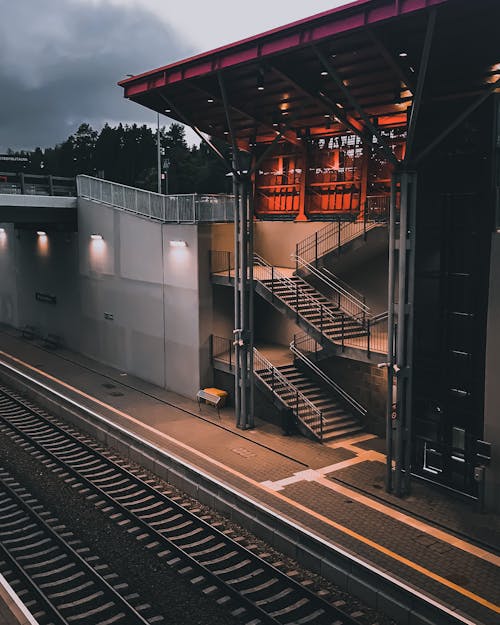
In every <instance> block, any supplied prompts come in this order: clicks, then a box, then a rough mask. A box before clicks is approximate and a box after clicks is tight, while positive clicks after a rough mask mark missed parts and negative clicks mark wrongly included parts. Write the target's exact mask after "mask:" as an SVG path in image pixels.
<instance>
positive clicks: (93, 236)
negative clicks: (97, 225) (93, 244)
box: [90, 233, 102, 241]
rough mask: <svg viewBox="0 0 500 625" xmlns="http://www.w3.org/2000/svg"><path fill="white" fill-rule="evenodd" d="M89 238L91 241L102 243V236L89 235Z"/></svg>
mask: <svg viewBox="0 0 500 625" xmlns="http://www.w3.org/2000/svg"><path fill="white" fill-rule="evenodd" d="M90 238H91V239H92V241H102V234H97V233H96V234H91V235H90Z"/></svg>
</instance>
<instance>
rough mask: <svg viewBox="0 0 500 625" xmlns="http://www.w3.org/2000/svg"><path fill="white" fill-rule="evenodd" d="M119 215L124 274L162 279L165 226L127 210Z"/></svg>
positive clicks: (121, 268) (121, 263)
mask: <svg viewBox="0 0 500 625" xmlns="http://www.w3.org/2000/svg"><path fill="white" fill-rule="evenodd" d="M116 214H117V215H118V216H119V224H120V226H119V232H120V275H121V277H122V278H128V279H130V280H141V281H143V282H156V283H158V284H159V283H161V282H162V279H163V278H162V268H161V262H162V247H161V246H162V243H161V227H160V226H159V225H158V224H157V223H153V222H151V221H149V220H146V219H140V218H138V217H134V216H132V215H127V213H118V211H117V213H116Z"/></svg>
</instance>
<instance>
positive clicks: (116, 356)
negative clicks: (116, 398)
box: [82, 277, 164, 386]
mask: <svg viewBox="0 0 500 625" xmlns="http://www.w3.org/2000/svg"><path fill="white" fill-rule="evenodd" d="M82 302H83V306H82V326H83V331H82V335H83V336H84V341H83V344H82V351H83V352H84V353H85V354H86V355H88V356H90V357H92V358H95V359H96V360H99V361H100V362H104V363H106V364H109V365H112V366H114V367H117V368H119V369H123V370H124V371H127V372H129V373H132V374H134V375H137V376H138V377H140V378H142V379H144V380H147V381H149V382H152V383H154V384H158V385H160V386H163V384H164V367H163V351H164V350H163V312H162V292H161V285H153V284H148V283H145V282H138V281H132V280H124V279H121V278H111V277H108V278H105V279H101V280H95V279H93V278H92V277H91V278H84V279H82ZM105 313H106V314H107V315H109V314H111V315H113V319H105V317H104V314H105Z"/></svg>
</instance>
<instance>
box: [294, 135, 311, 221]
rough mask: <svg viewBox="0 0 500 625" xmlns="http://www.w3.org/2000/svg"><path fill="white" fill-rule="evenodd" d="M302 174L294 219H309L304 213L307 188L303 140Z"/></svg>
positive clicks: (305, 155)
mask: <svg viewBox="0 0 500 625" xmlns="http://www.w3.org/2000/svg"><path fill="white" fill-rule="evenodd" d="M300 152H301V158H302V175H301V178H300V186H299V213H298V215H297V217H295V221H309V218H308V217H307V215H306V189H307V143H306V142H305V141H304V142H303V145H302V149H301V151H300Z"/></svg>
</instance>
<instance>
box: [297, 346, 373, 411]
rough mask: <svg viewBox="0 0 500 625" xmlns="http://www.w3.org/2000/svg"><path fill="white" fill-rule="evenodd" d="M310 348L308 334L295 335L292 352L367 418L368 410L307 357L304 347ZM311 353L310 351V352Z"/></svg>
mask: <svg viewBox="0 0 500 625" xmlns="http://www.w3.org/2000/svg"><path fill="white" fill-rule="evenodd" d="M305 345H308V347H309V348H310V337H309V336H308V335H307V334H294V336H293V341H292V342H291V343H290V351H291V352H292V353H293V354H294V356H296V357H297V358H298V359H299V360H301V361H302V362H303V363H304V364H305V365H306V366H307V367H308V368H309V369H310V370H311V371H312V372H313V373H314V374H315V375H316V376H317V377H319V378H320V379H321V381H322V382H323V383H324V384H326V385H327V386H329V387H330V388H331V389H333V391H335V393H336V394H337V395H339V396H340V397H342V399H343V400H344V401H345V402H347V403H348V404H349V405H350V406H351V408H353V409H354V410H355V411H356V412H357V413H359V414H360V415H361V416H362V417H365V416H366V414H367V412H368V411H367V410H366V408H365V407H364V406H362V405H361V404H360V403H359V402H358V401H357V400H356V399H354V397H352V396H351V395H349V393H348V392H347V391H346V390H345V389H343V388H342V387H341V386H340V385H339V384H337V383H336V382H334V381H333V380H332V379H331V378H330V377H329V376H328V375H327V374H326V373H325V372H324V371H322V370H321V369H320V368H319V367H318V366H317V365H316V364H315V363H314V362H313V361H312V360H311V359H310V358H309V357H308V356H307V355H306V352H305V350H304V346H305ZM308 351H309V350H308Z"/></svg>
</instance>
